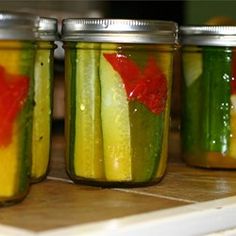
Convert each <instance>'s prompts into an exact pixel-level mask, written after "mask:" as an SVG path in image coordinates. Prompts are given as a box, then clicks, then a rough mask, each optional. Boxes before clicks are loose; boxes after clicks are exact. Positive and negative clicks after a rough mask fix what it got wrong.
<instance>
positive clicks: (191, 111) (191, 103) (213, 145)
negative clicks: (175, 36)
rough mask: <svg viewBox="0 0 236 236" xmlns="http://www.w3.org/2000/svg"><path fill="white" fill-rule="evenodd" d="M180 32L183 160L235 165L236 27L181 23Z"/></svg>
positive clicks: (211, 165)
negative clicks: (182, 24) (184, 24)
mask: <svg viewBox="0 0 236 236" xmlns="http://www.w3.org/2000/svg"><path fill="white" fill-rule="evenodd" d="M180 36H181V44H182V59H183V60H182V62H183V86H182V88H183V90H182V92H183V99H182V105H183V112H182V122H181V123H182V125H181V126H182V128H181V130H182V131H181V136H182V151H183V156H184V160H185V161H186V163H187V164H189V165H192V166H199V167H206V168H236V77H235V76H236V51H235V46H236V27H234V26H183V27H181V28H180Z"/></svg>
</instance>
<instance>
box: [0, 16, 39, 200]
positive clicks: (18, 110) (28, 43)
mask: <svg viewBox="0 0 236 236" xmlns="http://www.w3.org/2000/svg"><path fill="white" fill-rule="evenodd" d="M38 22H39V18H38V17H35V16H33V15H30V14H26V13H10V12H0V205H9V204H13V203H15V202H18V201H21V200H22V199H23V198H24V197H25V196H26V194H27V192H28V187H29V182H30V178H29V177H30V168H31V165H30V164H31V137H32V112H33V85H34V84H33V75H34V56H35V43H34V42H35V39H36V31H37V27H38Z"/></svg>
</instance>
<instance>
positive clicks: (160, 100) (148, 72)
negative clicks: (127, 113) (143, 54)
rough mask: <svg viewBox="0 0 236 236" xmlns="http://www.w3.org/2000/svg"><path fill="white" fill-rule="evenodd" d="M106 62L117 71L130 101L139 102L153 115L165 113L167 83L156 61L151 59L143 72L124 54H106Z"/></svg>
mask: <svg viewBox="0 0 236 236" xmlns="http://www.w3.org/2000/svg"><path fill="white" fill-rule="evenodd" d="M103 55H104V57H105V58H106V60H107V61H108V62H109V63H110V64H111V65H112V67H113V69H114V70H115V71H117V72H118V73H119V74H120V76H121V78H122V80H123V83H124V85H125V90H126V94H127V97H128V99H129V100H137V101H139V102H140V103H143V104H144V105H146V106H147V107H148V108H149V109H150V110H151V111H152V112H153V113H156V114H160V113H161V112H163V111H164V109H165V106H166V100H167V81H166V78H165V75H164V74H163V73H162V71H161V70H160V68H159V67H158V65H157V63H156V60H155V59H154V58H153V57H149V58H148V61H147V65H146V66H145V68H144V69H143V71H142V70H141V69H140V68H139V67H138V65H137V64H135V63H134V62H133V61H132V60H131V59H130V58H128V57H127V56H125V55H122V54H116V53H112V54H109V53H104V54H103Z"/></svg>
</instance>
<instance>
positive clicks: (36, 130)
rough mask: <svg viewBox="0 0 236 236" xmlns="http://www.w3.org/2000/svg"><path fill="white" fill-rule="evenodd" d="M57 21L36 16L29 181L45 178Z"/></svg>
mask: <svg viewBox="0 0 236 236" xmlns="http://www.w3.org/2000/svg"><path fill="white" fill-rule="evenodd" d="M57 39H58V35H57V19H54V18H46V17H40V21H39V29H38V38H37V51H36V56H35V71H34V110H33V131H32V169H31V181H32V182H40V181H41V180H43V179H44V178H45V176H46V175H47V170H48V167H49V161H50V149H51V121H52V98H53V64H54V49H55V44H54V41H55V40H57Z"/></svg>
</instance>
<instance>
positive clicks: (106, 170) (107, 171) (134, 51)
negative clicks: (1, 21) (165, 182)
mask: <svg viewBox="0 0 236 236" xmlns="http://www.w3.org/2000/svg"><path fill="white" fill-rule="evenodd" d="M62 40H63V41H64V48H65V72H66V74H65V79H66V123H65V134H66V135H65V137H66V166H67V167H66V168H67V172H68V174H69V175H70V177H71V178H72V179H73V180H74V181H75V182H79V183H85V184H90V185H98V186H118V187H119V186H123V187H126V186H136V185H137V186H139V185H146V184H150V183H154V182H158V181H159V180H160V179H161V178H162V176H163V174H164V172H165V169H166V162H167V146H168V143H167V142H168V127H169V112H170V94H171V82H172V62H173V52H174V50H175V48H176V43H177V24H176V23H174V22H167V21H148V20H119V19H116V20H114V19H65V20H64V21H63V25H62Z"/></svg>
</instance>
